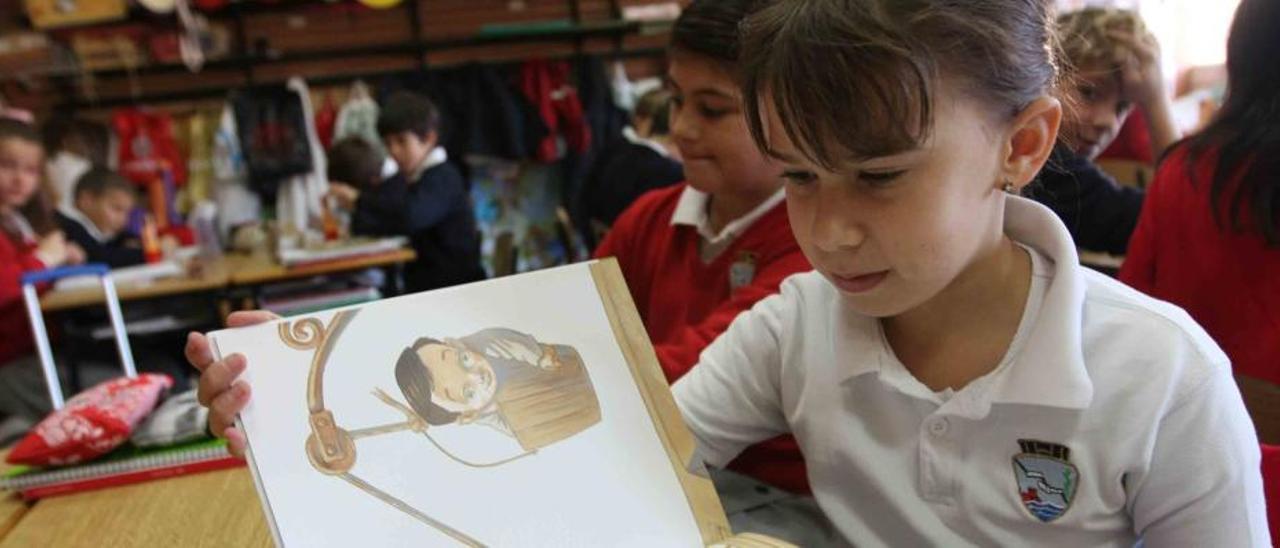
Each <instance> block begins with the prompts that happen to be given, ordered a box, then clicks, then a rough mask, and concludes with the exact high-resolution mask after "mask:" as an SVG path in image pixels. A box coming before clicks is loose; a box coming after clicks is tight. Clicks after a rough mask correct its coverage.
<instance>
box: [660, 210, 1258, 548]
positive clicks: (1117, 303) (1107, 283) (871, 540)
mask: <svg viewBox="0 0 1280 548" xmlns="http://www.w3.org/2000/svg"><path fill="white" fill-rule="evenodd" d="M1005 232H1006V233H1007V234H1008V235H1009V236H1010V237H1011V238H1012V239H1014V240H1015V241H1017V242H1019V243H1022V244H1023V245H1024V246H1025V247H1027V248H1029V249H1031V250H1033V264H1034V265H1035V269H1034V272H1035V273H1034V278H1033V284H1032V293H1031V295H1030V296H1029V297H1030V298H1028V305H1027V310H1026V312H1025V314H1024V318H1023V321H1022V323H1021V325H1020V327H1019V328H1018V333H1017V335H1016V336H1015V339H1014V343H1013V344H1012V345H1011V346H1010V350H1009V353H1008V355H1007V356H1006V357H1005V359H1004V360H1003V361H1002V363H1001V364H1000V365H999V366H998V367H997V368H996V369H995V370H993V371H992V372H991V373H989V374H987V375H986V376H984V377H982V378H980V379H977V380H975V381H973V382H971V383H970V384H969V385H968V386H965V387H964V388H963V389H961V390H959V391H956V392H954V393H953V394H938V393H934V392H932V391H930V390H929V389H928V388H927V387H925V386H924V385H923V384H921V383H920V382H919V381H918V380H916V379H915V377H913V376H912V375H911V374H910V373H909V372H908V371H907V370H906V368H905V367H904V366H903V365H902V363H901V362H900V361H898V359H897V358H896V357H894V354H893V351H892V349H891V348H890V347H889V346H888V344H887V343H886V342H885V339H884V335H883V332H882V330H881V327H880V322H879V321H878V320H876V319H874V318H870V317H867V316H863V315H860V314H857V313H856V312H854V311H852V310H851V309H849V308H847V306H846V305H845V304H844V302H843V299H842V298H841V297H840V295H839V293H838V291H837V290H836V289H835V288H834V287H832V286H831V285H830V284H829V283H828V282H827V281H826V280H824V279H823V278H822V277H821V276H820V275H819V274H817V273H807V274H798V275H795V276H792V277H791V278H788V279H787V280H786V281H785V282H784V283H783V285H782V292H781V294H779V295H775V296H773V297H770V298H767V299H765V300H762V301H760V302H759V303H757V304H756V306H755V307H754V308H753V309H752V310H751V311H749V312H747V313H744V314H742V315H741V316H739V317H738V318H737V320H735V321H734V323H733V324H732V326H730V328H729V330H728V331H727V332H726V333H725V334H724V335H722V336H721V337H720V338H719V339H718V340H716V341H715V342H714V343H712V345H711V346H710V347H708V348H707V349H706V351H704V352H703V354H702V357H701V360H700V362H699V364H698V366H697V367H695V368H694V369H693V370H692V371H691V372H690V373H689V374H687V375H685V376H684V377H683V378H682V379H681V380H680V381H679V382H677V383H676V385H675V387H674V391H675V396H676V402H677V404H678V405H679V406H680V409H681V412H682V413H683V415H684V419H685V421H686V423H688V425H689V427H690V429H691V430H692V431H693V434H694V436H695V438H696V439H697V441H698V446H699V451H700V454H701V455H702V456H703V457H704V458H705V460H706V461H707V462H708V463H709V464H711V465H712V466H724V465H726V464H727V463H728V462H729V461H730V460H732V459H733V457H734V456H736V455H737V454H738V453H739V452H740V451H742V450H743V449H744V448H745V447H747V446H749V445H750V444H752V443H755V442H757V441H760V440H764V439H767V438H770V437H772V436H774V435H777V434H780V433H784V432H791V433H793V434H794V435H795V437H796V438H797V439H798V440H799V443H800V448H801V451H802V452H803V453H804V456H805V460H806V462H807V463H808V469H809V480H810V483H811V485H812V487H813V491H814V496H815V497H816V498H817V500H818V503H819V505H820V506H821V507H822V508H823V511H824V512H826V513H827V515H828V517H829V518H831V520H832V521H833V522H834V523H835V525H836V527H837V528H838V529H839V530H840V532H841V534H842V535H844V537H845V538H846V539H847V540H848V541H850V542H852V543H855V544H857V545H859V546H930V545H939V546H966V545H980V546H1027V545H1056V546H1132V545H1133V544H1134V543H1135V542H1136V541H1137V540H1138V539H1143V540H1144V541H1145V543H1146V546H1152V547H1156V546H1211V547H1217V548H1225V547H1228V546H1230V547H1236V546H1270V542H1269V540H1268V532H1267V525H1266V516H1265V508H1264V505H1263V496H1262V484H1261V477H1260V473H1259V465H1260V463H1259V459H1260V456H1259V449H1258V442H1257V439H1256V437H1255V433H1254V429H1253V425H1252V423H1251V422H1250V420H1249V417H1248V415H1247V414H1246V412H1245V408H1244V405H1243V403H1242V402H1241V399H1240V395H1239V392H1238V391H1237V389H1236V386H1235V383H1234V381H1233V379H1232V376H1231V368H1230V364H1229V362H1228V359H1227V357H1226V355H1224V354H1223V353H1222V351H1221V350H1219V349H1218V347H1217V345H1215V344H1214V342H1213V341H1212V340H1211V339H1210V338H1209V337H1208V335H1206V334H1205V332H1204V331H1203V330H1202V329H1200V327H1198V326H1197V325H1196V324H1195V323H1194V322H1193V321H1192V320H1191V319H1190V317H1188V316H1187V315H1186V313H1184V312H1183V311H1182V310H1180V309H1178V308H1177V307H1174V306H1172V305H1169V304H1166V303H1163V302H1159V301H1156V300H1153V299H1150V298H1148V297H1145V296H1143V295H1141V294H1139V293H1138V292H1136V291H1133V290H1131V289H1129V288H1127V287H1125V286H1123V285H1121V284H1119V283H1118V282H1115V281H1113V280H1111V279H1110V278H1107V277H1105V276H1103V275H1101V274H1097V273H1095V272H1093V271H1090V270H1086V269H1084V268H1082V267H1080V266H1079V265H1078V261H1077V258H1076V253H1075V248H1074V246H1073V245H1072V241H1071V236H1070V234H1068V232H1067V230H1066V228H1065V227H1064V226H1062V223H1061V222H1060V221H1059V220H1058V218H1057V217H1056V216H1055V215H1054V214H1053V213H1052V212H1050V211H1049V210H1048V209H1046V208H1044V207H1043V206H1040V205H1038V204H1035V203H1033V202H1030V201H1028V200H1025V199H1022V198H1018V197H1009V198H1008V202H1007V206H1006V220H1005Z"/></svg>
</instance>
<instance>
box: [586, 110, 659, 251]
mask: <svg viewBox="0 0 1280 548" xmlns="http://www.w3.org/2000/svg"><path fill="white" fill-rule="evenodd" d="M683 180H684V167H683V166H681V165H680V162H677V161H676V160H675V159H673V158H671V156H670V153H668V152H667V150H666V148H665V147H663V146H662V145H661V144H659V143H657V142H655V141H652V140H649V139H645V138H642V137H640V136H639V135H638V134H636V132H635V129H633V128H631V127H630V126H628V127H626V128H625V129H624V130H623V132H622V136H621V137H620V138H618V139H615V140H614V141H612V142H610V143H609V144H608V145H607V146H605V148H604V150H602V151H601V152H600V155H599V156H598V157H597V158H596V162H595V164H594V165H593V166H592V168H591V170H590V171H589V172H588V173H587V178H586V180H585V181H583V185H582V195H581V196H580V198H579V200H580V202H581V205H582V210H583V214H584V215H585V216H586V218H587V219H588V220H589V221H590V222H593V223H599V224H600V225H601V226H605V227H607V226H610V225H612V224H613V223H614V221H615V220H617V218H618V216H619V215H621V214H622V212H623V211H625V210H626V209H627V207H628V206H630V205H631V204H632V203H634V202H635V201H636V199H638V198H639V197H640V196H643V195H644V194H645V193H647V192H649V191H651V190H654V189H657V188H662V187H666V186H671V185H674V184H676V183H679V182H681V181H683Z"/></svg>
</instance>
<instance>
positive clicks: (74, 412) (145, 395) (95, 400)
mask: <svg viewBox="0 0 1280 548" xmlns="http://www.w3.org/2000/svg"><path fill="white" fill-rule="evenodd" d="M171 386H173V379H171V378H169V376H168V375H159V374H154V373H143V374H141V375H138V377H137V378H133V379H130V378H128V377H120V378H118V379H112V380H109V381H106V382H104V383H102V384H99V385H97V386H95V387H93V388H90V389H89V390H86V391H84V392H81V393H80V394H77V395H76V396H75V397H74V398H71V399H70V400H68V401H67V404H66V405H65V406H64V407H63V408H62V409H59V410H57V411H54V412H53V413H52V414H50V415H49V416H48V417H45V418H44V420H42V421H40V424H37V425H36V427H35V428H32V429H31V432H29V433H27V436H26V437H25V438H22V441H20V442H18V445H16V446H15V447H14V448H13V451H11V452H9V457H8V459H7V460H8V461H9V462H10V463H12V464H27V465H31V466H60V465H65V464H76V463H79V462H84V461H87V460H91V459H94V458H96V457H99V456H101V455H104V454H106V453H108V452H110V451H111V450H112V449H115V448H116V447H119V446H120V444H122V443H124V442H125V441H127V440H128V439H129V434H131V433H133V429H134V427H136V426H137V425H138V423H139V422H141V421H142V419H143V418H144V417H146V416H147V414H148V413H150V412H151V410H152V409H153V408H155V406H156V402H157V401H158V400H159V399H160V395H161V394H162V393H163V392H164V391H165V390H167V389H168V388H169V387H171Z"/></svg>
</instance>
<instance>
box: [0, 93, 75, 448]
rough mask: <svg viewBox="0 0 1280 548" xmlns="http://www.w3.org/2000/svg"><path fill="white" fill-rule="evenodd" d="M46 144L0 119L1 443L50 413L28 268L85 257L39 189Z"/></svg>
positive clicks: (17, 124)
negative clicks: (27, 305)
mask: <svg viewBox="0 0 1280 548" xmlns="http://www.w3.org/2000/svg"><path fill="white" fill-rule="evenodd" d="M43 157H44V149H43V148H42V147H41V145H40V138H39V136H38V135H37V134H36V131H35V129H34V128H32V127H31V126H30V125H28V124H26V123H24V122H18V121H15V120H10V119H6V118H0V443H3V442H4V441H5V440H8V439H10V438H11V437H12V436H14V435H16V434H21V433H22V432H24V431H25V430H26V429H27V427H29V426H30V425H31V424H33V423H34V421H36V420H38V419H39V418H40V417H42V416H43V415H44V414H45V413H47V412H48V410H49V408H50V405H49V400H48V399H47V398H46V396H45V389H44V377H43V376H42V374H41V371H40V362H39V360H38V359H37V358H36V356H35V345H34V342H33V339H32V338H31V324H30V323H28V320H27V313H26V310H25V309H24V304H23V297H22V285H21V278H22V275H23V274H24V273H26V272H30V271H34V270H43V269H46V268H56V267H59V266H63V265H66V264H75V263H79V262H83V261H84V255H83V252H82V251H80V250H79V248H77V247H76V246H75V244H71V243H68V242H67V241H66V238H65V237H64V236H63V234H62V232H59V231H58V230H57V226H56V224H55V222H54V220H53V207H52V203H51V202H52V200H51V199H50V197H49V195H48V194H47V193H46V191H45V189H42V188H40V179H41V172H42V171H43V163H42V162H43Z"/></svg>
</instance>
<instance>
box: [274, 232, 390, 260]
mask: <svg viewBox="0 0 1280 548" xmlns="http://www.w3.org/2000/svg"><path fill="white" fill-rule="evenodd" d="M408 244H409V240H408V239H407V238H404V237H402V236H396V237H393V238H380V239H376V240H374V239H354V240H347V241H343V242H332V243H326V244H324V245H321V246H317V247H300V248H293V249H281V250H280V263H281V264H283V265H285V266H294V265H300V264H310V263H323V262H328V261H336V260H340V259H347V258H350V257H362V256H366V255H376V254H379V253H389V252H392V251H396V250H398V249H400V248H403V247H405V246H407V245H408Z"/></svg>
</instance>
